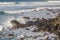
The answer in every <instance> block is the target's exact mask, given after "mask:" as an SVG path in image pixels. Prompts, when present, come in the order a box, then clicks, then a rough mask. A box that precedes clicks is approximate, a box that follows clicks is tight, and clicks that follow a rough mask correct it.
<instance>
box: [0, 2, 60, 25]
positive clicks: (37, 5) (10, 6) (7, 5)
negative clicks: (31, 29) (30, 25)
mask: <svg viewBox="0 0 60 40" xmlns="http://www.w3.org/2000/svg"><path fill="white" fill-rule="evenodd" d="M59 7H60V3H59V2H19V4H15V2H0V11H3V12H5V13H2V12H0V24H1V25H3V24H5V26H6V25H7V23H8V21H7V20H12V19H17V18H19V16H28V17H35V16H36V17H38V16H37V15H40V18H42V17H43V16H44V15H46V13H47V11H39V9H44V8H50V9H56V8H58V9H59ZM33 10H37V11H39V12H33ZM22 12H23V13H25V14H21V13H22ZM32 13H33V14H32ZM34 13H36V14H34ZM37 13H38V14H37ZM31 14H32V15H31ZM34 15H35V16H34ZM41 15H42V16H41ZM8 25H10V24H8Z"/></svg>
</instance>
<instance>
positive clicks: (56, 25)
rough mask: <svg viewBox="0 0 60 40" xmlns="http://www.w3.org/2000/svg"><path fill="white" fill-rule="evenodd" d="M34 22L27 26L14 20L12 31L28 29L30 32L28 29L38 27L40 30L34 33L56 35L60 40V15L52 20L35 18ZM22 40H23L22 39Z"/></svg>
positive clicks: (29, 22)
mask: <svg viewBox="0 0 60 40" xmlns="http://www.w3.org/2000/svg"><path fill="white" fill-rule="evenodd" d="M24 18H26V19H30V18H29V17H24ZM35 19H36V20H35ZM33 20H35V21H28V22H27V23H26V24H20V23H19V22H18V21H17V20H12V21H11V23H12V25H13V27H12V29H19V28H26V29H27V30H29V28H28V27H31V26H36V27H37V28H38V29H35V30H33V31H32V32H41V31H42V32H49V33H54V34H56V35H58V36H59V39H60V13H59V14H58V16H57V17H56V18H52V19H44V18H42V19H40V18H33ZM11 35H12V34H9V36H11ZM21 40H23V39H22V38H21ZM46 40H47V39H46Z"/></svg>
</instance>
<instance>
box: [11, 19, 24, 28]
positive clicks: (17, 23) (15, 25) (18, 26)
mask: <svg viewBox="0 0 60 40" xmlns="http://www.w3.org/2000/svg"><path fill="white" fill-rule="evenodd" d="M11 23H12V29H17V28H23V27H24V25H23V24H20V23H19V22H18V21H17V20H12V21H11Z"/></svg>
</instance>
